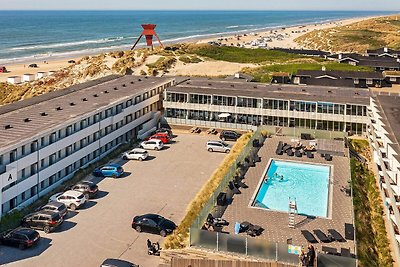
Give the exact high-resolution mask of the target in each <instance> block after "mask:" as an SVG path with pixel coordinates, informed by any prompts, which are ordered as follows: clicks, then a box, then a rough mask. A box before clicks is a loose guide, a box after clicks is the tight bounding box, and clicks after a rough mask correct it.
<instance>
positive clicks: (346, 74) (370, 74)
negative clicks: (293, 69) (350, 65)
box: [297, 70, 384, 80]
mask: <svg viewBox="0 0 400 267" xmlns="http://www.w3.org/2000/svg"><path fill="white" fill-rule="evenodd" d="M324 75H327V76H331V77H335V78H343V79H346V78H352V79H354V78H356V79H382V80H383V79H384V77H383V75H382V73H380V72H375V71H322V70H299V71H298V73H297V76H308V77H312V78H316V77H320V76H324Z"/></svg>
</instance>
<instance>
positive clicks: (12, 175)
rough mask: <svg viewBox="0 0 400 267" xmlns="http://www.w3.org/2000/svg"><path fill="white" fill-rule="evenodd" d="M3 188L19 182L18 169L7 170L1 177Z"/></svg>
mask: <svg viewBox="0 0 400 267" xmlns="http://www.w3.org/2000/svg"><path fill="white" fill-rule="evenodd" d="M0 177H1V181H2V183H3V184H2V187H4V186H7V185H9V184H11V183H13V182H15V181H16V180H17V168H12V169H9V170H7V172H5V173H3V174H2V175H1V176H0Z"/></svg>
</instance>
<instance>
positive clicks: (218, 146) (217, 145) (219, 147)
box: [206, 141, 231, 153]
mask: <svg viewBox="0 0 400 267" xmlns="http://www.w3.org/2000/svg"><path fill="white" fill-rule="evenodd" d="M206 148H207V150H208V151H210V152H214V151H216V152H224V153H229V152H231V146H230V145H228V144H227V143H225V142H223V141H208V142H207V147H206Z"/></svg>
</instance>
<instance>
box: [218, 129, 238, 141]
mask: <svg viewBox="0 0 400 267" xmlns="http://www.w3.org/2000/svg"><path fill="white" fill-rule="evenodd" d="M240 136H242V135H241V134H240V133H237V132H235V131H222V132H221V134H220V135H219V138H220V139H221V140H222V141H225V140H231V141H236V140H238V139H239V137H240Z"/></svg>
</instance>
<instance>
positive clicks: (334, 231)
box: [328, 229, 346, 242]
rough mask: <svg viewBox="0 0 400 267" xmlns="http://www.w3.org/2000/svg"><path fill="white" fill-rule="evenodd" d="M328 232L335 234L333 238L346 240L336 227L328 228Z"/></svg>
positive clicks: (340, 240) (341, 240) (339, 240)
mask: <svg viewBox="0 0 400 267" xmlns="http://www.w3.org/2000/svg"><path fill="white" fill-rule="evenodd" d="M328 233H329V234H330V235H332V236H333V238H334V239H335V240H336V241H338V242H346V240H345V239H344V238H343V236H342V235H341V234H339V232H338V231H336V230H335V229H328Z"/></svg>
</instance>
